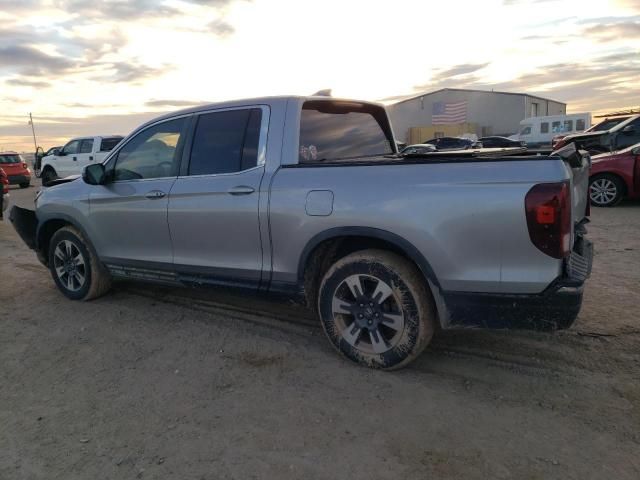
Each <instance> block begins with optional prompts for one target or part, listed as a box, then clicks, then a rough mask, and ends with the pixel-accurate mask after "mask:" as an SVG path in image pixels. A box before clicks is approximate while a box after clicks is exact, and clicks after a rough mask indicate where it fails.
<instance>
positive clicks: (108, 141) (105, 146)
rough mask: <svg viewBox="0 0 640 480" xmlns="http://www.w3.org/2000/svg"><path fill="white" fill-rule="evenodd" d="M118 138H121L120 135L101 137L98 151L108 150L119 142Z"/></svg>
mask: <svg viewBox="0 0 640 480" xmlns="http://www.w3.org/2000/svg"><path fill="white" fill-rule="evenodd" d="M120 140H122V137H112V138H103V139H102V142H101V143H100V151H101V152H110V151H111V150H113V147H115V146H116V145H117V144H119V143H120Z"/></svg>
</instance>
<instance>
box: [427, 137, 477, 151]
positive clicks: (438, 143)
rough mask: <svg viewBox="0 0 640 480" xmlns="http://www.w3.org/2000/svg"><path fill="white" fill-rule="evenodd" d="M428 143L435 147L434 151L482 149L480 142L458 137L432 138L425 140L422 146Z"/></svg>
mask: <svg viewBox="0 0 640 480" xmlns="http://www.w3.org/2000/svg"><path fill="white" fill-rule="evenodd" d="M425 143H428V144H429V145H433V146H434V147H436V150H464V149H467V148H482V144H481V143H480V142H476V141H473V140H470V139H468V138H459V137H439V138H432V139H431V140H425V141H424V142H422V144H423V145H424V144H425Z"/></svg>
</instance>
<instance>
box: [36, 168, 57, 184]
mask: <svg viewBox="0 0 640 480" xmlns="http://www.w3.org/2000/svg"><path fill="white" fill-rule="evenodd" d="M40 178H41V179H42V185H43V186H44V187H46V186H47V185H48V184H49V183H51V182H53V181H54V180H55V179H56V178H58V175H56V172H55V170H53V168H51V167H46V168H45V169H44V171H43V172H42V175H41V177H40Z"/></svg>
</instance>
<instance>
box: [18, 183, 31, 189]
mask: <svg viewBox="0 0 640 480" xmlns="http://www.w3.org/2000/svg"><path fill="white" fill-rule="evenodd" d="M29 185H30V182H26V183H21V184H20V188H29Z"/></svg>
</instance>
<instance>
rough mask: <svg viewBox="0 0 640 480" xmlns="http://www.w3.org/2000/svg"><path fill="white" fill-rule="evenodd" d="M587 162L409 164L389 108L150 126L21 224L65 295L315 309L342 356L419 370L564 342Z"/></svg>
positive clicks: (323, 109) (581, 275) (192, 112)
mask: <svg viewBox="0 0 640 480" xmlns="http://www.w3.org/2000/svg"><path fill="white" fill-rule="evenodd" d="M588 170H589V157H588V155H586V154H581V153H580V152H576V151H575V149H571V148H568V149H567V151H564V152H558V155H556V156H550V157H525V156H504V155H503V156H500V153H499V152H497V153H496V152H495V151H494V152H493V153H492V154H491V155H489V156H483V155H480V154H478V153H477V152H472V151H471V152H466V153H462V152H453V153H446V154H438V153H435V154H424V155H408V156H401V155H399V154H398V153H397V151H396V143H395V141H394V138H393V131H392V128H391V124H390V123H389V119H388V117H387V114H386V111H385V109H384V107H383V106H381V105H378V104H374V103H367V102H359V101H350V100H338V99H334V98H327V97H277V98H260V99H253V100H243V101H234V102H226V103H218V104H213V105H206V106H201V107H197V108H193V109H188V110H182V111H179V112H176V113H172V114H169V115H165V116H162V117H160V118H157V119H155V120H153V121H151V122H148V123H146V124H144V125H142V126H141V127H139V128H138V129H137V130H135V131H134V132H133V133H132V134H131V135H129V136H128V137H127V138H126V139H124V140H123V141H122V142H121V143H120V144H119V145H118V146H117V147H116V148H115V149H114V150H113V151H112V152H111V153H110V154H109V156H108V157H107V158H106V159H105V161H104V162H103V163H97V164H93V165H90V166H88V167H86V168H85V170H84V173H83V175H82V178H75V179H67V180H58V181H57V182H54V184H55V183H57V185H54V186H52V187H49V188H45V189H43V190H42V191H41V192H40V194H39V196H38V197H37V198H36V209H35V212H34V211H30V210H26V209H20V208H17V207H14V208H13V209H12V213H11V219H12V221H13V223H14V226H15V227H16V230H17V231H18V232H19V233H20V235H21V236H22V238H23V239H24V240H25V242H26V243H27V244H28V245H29V246H30V247H31V248H33V249H35V251H36V252H37V254H38V257H39V258H40V260H41V261H42V263H43V264H45V265H46V266H48V268H49V269H50V271H51V275H52V277H53V280H54V281H55V283H56V285H57V286H58V288H59V289H60V290H61V292H62V293H63V294H64V295H66V296H67V297H68V298H70V299H74V300H89V299H92V298H96V297H97V296H99V295H102V294H104V293H105V292H107V290H108V289H109V286H110V283H111V281H112V279H134V280H143V281H152V282H160V283H165V284H171V285H187V286H207V285H209V286H234V287H243V288H247V289H250V290H251V291H254V292H279V293H283V292H284V293H286V294H288V295H302V296H304V297H305V298H306V301H307V302H308V305H309V306H310V307H312V308H314V309H316V310H317V312H318V316H319V318H320V321H321V323H322V326H323V328H324V330H325V332H326V334H327V337H328V338H329V340H330V342H331V343H332V344H333V346H334V347H335V348H336V349H337V350H338V351H339V352H341V353H342V354H344V355H345V356H346V357H347V358H349V359H351V360H353V361H355V362H359V363H362V364H365V365H368V366H371V367H375V368H384V369H393V368H399V367H402V366H404V365H406V364H408V363H409V362H410V361H411V360H413V359H414V358H416V356H418V355H419V354H420V352H421V351H422V350H423V349H424V348H425V347H426V345H427V344H428V343H429V341H430V339H431V337H432V335H433V333H434V331H435V330H437V329H438V328H443V329H448V328H455V327H488V328H505V327H514V328H515V327H520V328H546V329H554V328H566V327H568V326H570V325H571V324H572V322H573V321H574V319H575V318H576V316H577V314H578V311H579V309H580V305H581V302H582V290H583V284H584V281H585V279H586V278H587V277H588V275H589V272H590V269H591V259H592V253H591V252H592V249H591V244H590V243H589V242H588V240H586V238H585V233H586V230H585V227H584V224H585V223H586V222H587V219H586V216H587V215H588V211H587V209H588V202H587V181H588Z"/></svg>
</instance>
